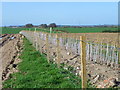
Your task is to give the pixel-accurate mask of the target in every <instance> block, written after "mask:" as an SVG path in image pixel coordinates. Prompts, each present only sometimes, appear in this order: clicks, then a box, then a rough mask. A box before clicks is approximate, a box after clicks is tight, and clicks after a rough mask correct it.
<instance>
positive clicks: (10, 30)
mask: <svg viewBox="0 0 120 90" xmlns="http://www.w3.org/2000/svg"><path fill="white" fill-rule="evenodd" d="M21 30H30V31H34V30H35V28H9V27H6V28H5V27H3V28H2V29H1V28H0V32H2V34H16V33H19V32H20V31H21ZM36 30H37V31H44V32H49V28H45V29H44V28H37V29H36ZM56 30H61V31H66V32H68V33H97V32H117V31H118V28H115V27H92V28H90V27H82V28H63V27H57V28H53V31H52V33H57V32H59V31H56Z"/></svg>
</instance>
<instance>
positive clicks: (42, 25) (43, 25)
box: [40, 24, 48, 28]
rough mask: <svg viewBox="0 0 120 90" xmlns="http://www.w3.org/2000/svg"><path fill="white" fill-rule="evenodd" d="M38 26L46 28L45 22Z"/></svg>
mask: <svg viewBox="0 0 120 90" xmlns="http://www.w3.org/2000/svg"><path fill="white" fill-rule="evenodd" d="M40 27H42V28H47V27H48V26H47V24H41V25H40Z"/></svg>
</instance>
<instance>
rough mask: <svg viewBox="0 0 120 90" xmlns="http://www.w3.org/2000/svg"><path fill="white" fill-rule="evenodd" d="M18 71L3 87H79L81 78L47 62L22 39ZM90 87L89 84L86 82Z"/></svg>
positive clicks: (43, 56)
mask: <svg viewBox="0 0 120 90" xmlns="http://www.w3.org/2000/svg"><path fill="white" fill-rule="evenodd" d="M20 58H21V60H22V62H21V63H19V64H18V69H19V72H17V73H13V74H11V75H10V78H9V79H8V80H6V81H5V82H4V83H3V88H81V79H80V77H77V76H75V75H73V74H72V73H70V72H69V71H67V70H64V69H63V68H57V65H56V64H52V63H47V59H46V57H45V55H41V54H40V53H39V52H38V51H36V50H35V48H34V47H33V46H32V44H31V43H30V42H29V41H28V40H27V39H24V50H23V52H22V54H21V56H20ZM88 87H89V88H91V85H90V84H88Z"/></svg>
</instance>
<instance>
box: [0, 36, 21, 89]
mask: <svg viewBox="0 0 120 90" xmlns="http://www.w3.org/2000/svg"><path fill="white" fill-rule="evenodd" d="M0 36H1V41H0V76H1V79H2V81H4V80H6V79H8V77H9V75H10V73H13V72H16V71H17V69H16V67H17V63H18V62H20V59H19V58H18V57H19V55H20V52H21V50H22V43H23V41H22V36H21V35H20V34H2V35H0ZM13 69H14V71H13ZM2 81H1V82H2ZM1 87H2V84H1V85H0V88H1Z"/></svg>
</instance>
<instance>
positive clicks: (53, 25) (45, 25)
mask: <svg viewBox="0 0 120 90" xmlns="http://www.w3.org/2000/svg"><path fill="white" fill-rule="evenodd" d="M25 27H27V28H32V27H35V26H34V25H33V24H26V25H25ZM39 27H41V28H47V27H57V25H56V24H55V23H51V24H49V25H47V24H41V25H39Z"/></svg>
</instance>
